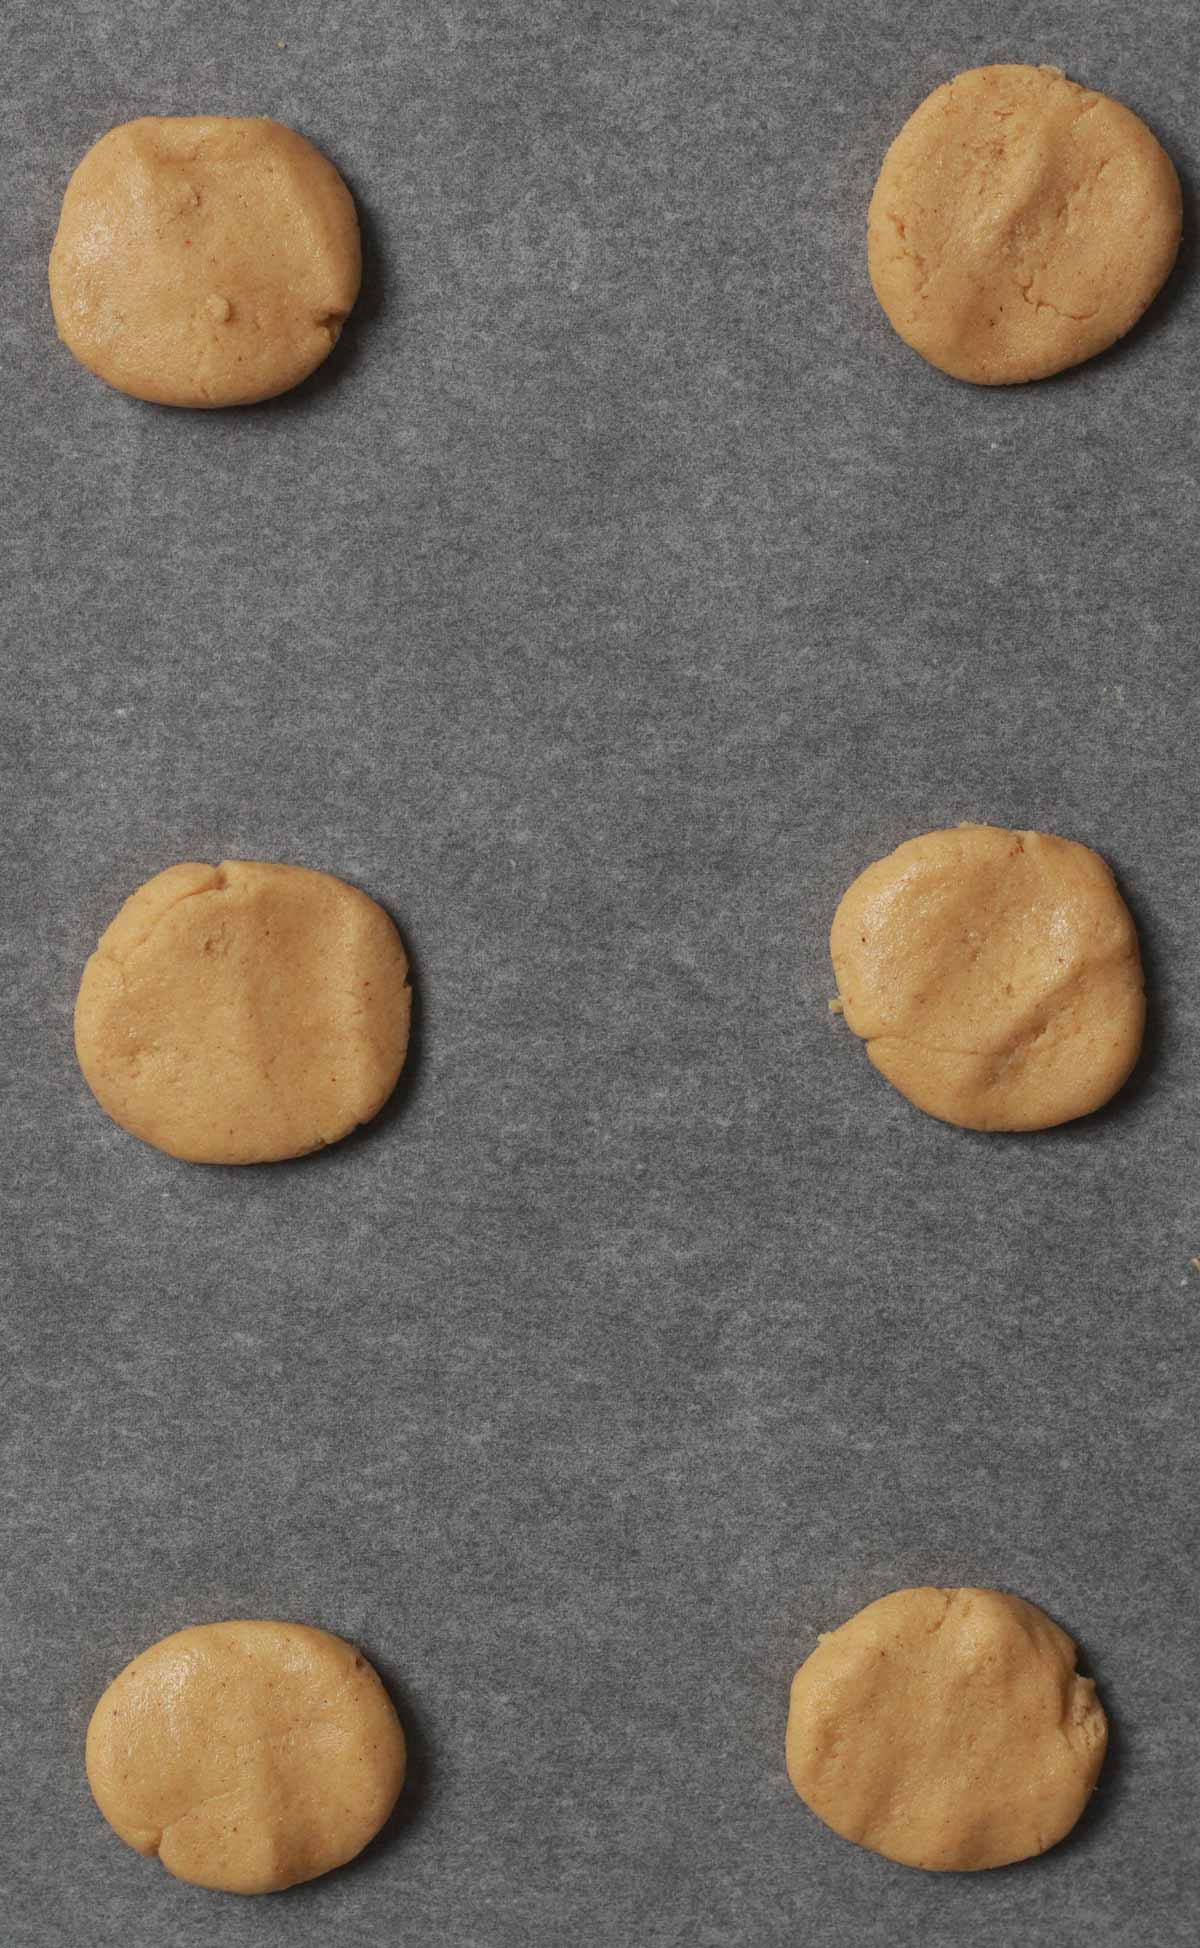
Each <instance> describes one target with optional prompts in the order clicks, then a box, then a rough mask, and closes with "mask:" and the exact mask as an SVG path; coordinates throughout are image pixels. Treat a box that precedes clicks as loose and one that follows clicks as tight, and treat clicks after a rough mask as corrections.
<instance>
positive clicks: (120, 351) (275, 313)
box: [50, 115, 362, 406]
mask: <svg viewBox="0 0 1200 1948" xmlns="http://www.w3.org/2000/svg"><path fill="white" fill-rule="evenodd" d="M361 269H362V260H361V251H360V244H359V231H358V218H357V216H356V215H355V210H354V201H353V198H352V197H351V195H350V192H349V190H348V189H347V188H346V185H345V183H344V182H343V181H342V179H341V177H340V176H339V175H338V172H337V170H336V169H335V168H334V166H333V164H332V163H331V162H329V161H328V160H327V159H326V158H325V157H324V156H323V155H322V154H321V152H320V150H319V149H314V148H313V145H312V143H311V142H306V141H305V139H304V137H303V136H302V135H297V134H296V132H295V130H294V129H289V128H284V127H283V126H282V124H281V123H279V122H271V121H265V120H246V119H242V118H239V117H234V116H225V115H186V116H153V115H151V116H146V117H144V118H143V119H142V120H141V121H137V122H124V123H122V124H121V126H120V127H119V128H115V129H110V130H109V132H108V134H107V135H103V136H101V138H100V140H99V141H98V142H97V143H96V145H95V147H94V148H92V149H89V151H88V153H87V155H86V156H85V157H84V158H83V161H82V162H81V163H80V164H79V167H78V168H77V169H76V171H75V174H74V175H73V176H72V178H71V180H70V182H69V183H68V185H67V191H66V195H65V196H64V198H63V206H62V215H61V217H60V219H59V225H58V235H57V236H56V238H55V240H54V248H53V250H52V251H51V254H50V296H51V301H52V303H53V306H54V317H55V322H56V323H57V325H58V332H59V336H60V338H62V339H63V340H64V342H65V343H66V344H67V345H68V346H69V347H70V349H71V351H72V352H74V354H75V357H76V358H77V359H78V360H79V361H80V363H81V364H83V365H86V366H87V367H88V370H89V371H91V372H95V373H96V374H97V376H98V377H99V378H101V379H104V380H106V381H107V382H108V384H109V385H110V386H115V387H116V388H117V390H118V391H120V392H128V393H132V394H133V396H134V397H135V398H137V399H150V400H153V401H154V402H155V403H156V404H158V405H161V406H245V405H250V404H252V403H253V401H254V400H256V399H270V398H272V397H273V396H274V395H275V394H276V393H280V392H286V391H287V390H288V389H289V387H291V386H295V385H299V383H300V381H301V380H302V379H306V378H307V377H308V375H309V373H310V372H312V371H314V370H315V369H316V367H317V366H318V365H320V363H321V361H322V359H324V358H326V357H327V356H328V354H329V353H330V351H331V350H332V349H333V347H334V345H335V344H336V343H337V340H338V335H339V333H340V332H341V329H342V324H343V321H344V320H345V317H346V314H347V312H348V311H349V310H350V307H351V305H352V304H353V303H354V300H355V298H356V297H357V295H358V287H359V280H360V277H361Z"/></svg>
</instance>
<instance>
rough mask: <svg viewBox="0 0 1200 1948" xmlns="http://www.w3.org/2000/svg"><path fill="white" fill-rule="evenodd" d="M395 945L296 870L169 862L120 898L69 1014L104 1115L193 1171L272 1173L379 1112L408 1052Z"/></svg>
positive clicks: (352, 906) (361, 896)
mask: <svg viewBox="0 0 1200 1948" xmlns="http://www.w3.org/2000/svg"><path fill="white" fill-rule="evenodd" d="M410 1003H411V995H410V990H409V986H408V961H407V958H406V955H405V952H404V947H403V945H402V943H401V940H400V936H399V934H398V933H397V931H396V929H395V927H394V926H393V924H392V922H391V920H390V919H389V917H388V915H387V914H386V913H385V912H384V911H383V908H382V907H380V906H377V905H376V903H375V901H374V900H372V899H368V897H367V895H366V894H365V893H362V892H360V891H359V890H358V888H357V887H355V886H348V885H346V883H345V882H344V881H343V880H340V879H334V878H333V877H332V876H331V875H330V874H329V873H320V872H311V871H309V870H308V869H307V868H306V867H303V866H278V865H268V864H265V863H262V862H259V861H247V860H236V859H234V860H227V861H226V862H225V864H224V865H221V866H202V865H192V864H188V865H182V866H171V867H168V869H167V870H166V872H161V873H158V874H156V876H155V877H154V878H153V879H151V880H148V881H147V882H146V884H145V885H144V886H142V887H140V888H139V890H138V891H137V892H136V893H134V894H133V895H132V896H131V897H130V898H129V899H128V900H126V902H125V904H124V906H123V907H122V908H121V911H120V912H119V913H118V915H117V917H116V919H115V920H114V921H113V922H112V924H111V926H109V927H108V928H107V930H106V931H105V933H104V934H103V935H102V936H101V940H100V944H99V946H98V947H97V949H96V951H95V953H94V954H93V955H92V957H91V959H90V960H89V961H88V963H87V966H86V967H85V969H84V972H83V979H82V982H81V983H80V988H79V998H78V1000H77V1002H76V1004H75V1047H76V1051H77V1053H78V1056H79V1065H80V1067H81V1068H82V1070H83V1073H84V1075H85V1077H86V1078H87V1082H88V1086H89V1087H90V1089H91V1090H92V1093H93V1095H94V1096H95V1098H96V1100H97V1102H98V1103H99V1104H100V1106H101V1108H102V1109H105V1110H107V1112H108V1114H109V1115H110V1116H111V1117H112V1119H113V1121H114V1122H116V1123H119V1124H120V1125H121V1127H122V1129H126V1130H130V1131H131V1132H132V1133H133V1135H134V1136H140V1137H141V1138H142V1140H143V1141H144V1142H146V1143H152V1144H154V1145H155V1147H156V1148H158V1149H160V1150H166V1151H168V1152H169V1153H170V1154H171V1155H172V1156H176V1157H182V1158H184V1159H185V1160H186V1161H188V1162H192V1163H272V1162H277V1161H279V1160H281V1159H283V1158H285V1157H296V1156H302V1155H304V1154H305V1153H306V1152H307V1151H310V1150H319V1149H320V1148H321V1147H322V1145H323V1144H326V1143H335V1142H336V1141H337V1139H338V1138H339V1137H342V1136H345V1135H346V1134H347V1133H348V1132H349V1131H350V1130H352V1129H353V1128H354V1127H355V1125H356V1124H358V1123H365V1122H367V1121H368V1120H369V1119H370V1118H371V1117H372V1116H374V1115H375V1113H376V1111H377V1110H379V1109H381V1108H382V1106H383V1104H384V1103H385V1102H386V1100H387V1098H388V1097H389V1096H390V1095H391V1092H392V1090H393V1088H394V1087H395V1085H396V1081H397V1078H398V1077H399V1074H400V1071H401V1069H402V1067H403V1065H404V1056H405V1051H406V1049H407V1046H408V1026H409V1011H410Z"/></svg>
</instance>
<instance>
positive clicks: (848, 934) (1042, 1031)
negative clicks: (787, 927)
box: [830, 825, 1146, 1130]
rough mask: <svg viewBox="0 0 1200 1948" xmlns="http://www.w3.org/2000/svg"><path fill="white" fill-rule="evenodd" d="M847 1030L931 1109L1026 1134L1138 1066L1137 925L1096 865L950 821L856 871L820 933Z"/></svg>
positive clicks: (1084, 1109) (1104, 1091) (1059, 1119)
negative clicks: (826, 930)
mask: <svg viewBox="0 0 1200 1948" xmlns="http://www.w3.org/2000/svg"><path fill="white" fill-rule="evenodd" d="M830 949H831V952H832V955H833V970H834V974H835V975H836V977H837V985H838V997H839V999H840V1001H841V1003H842V1011H843V1014H844V1016H845V1019H846V1022H847V1025H848V1026H849V1027H850V1028H852V1029H853V1030H854V1033H855V1034H856V1035H861V1036H863V1038H864V1039H865V1041H866V1044H867V1054H868V1055H869V1056H870V1058H871V1060H872V1062H873V1063H874V1064H875V1067H876V1068H877V1069H878V1070H879V1071H880V1072H881V1074H883V1075H885V1076H886V1077H887V1079H888V1081H889V1082H891V1083H893V1084H894V1085H895V1087H896V1088H897V1089H899V1091H900V1092H901V1094H902V1095H904V1096H907V1097H908V1100H909V1101H910V1102H912V1103H915V1104H916V1106H917V1108H918V1109H923V1110H925V1111H926V1112H927V1113H928V1114H929V1115H930V1116H939V1117H941V1118H942V1120H943V1121H944V1122H947V1123H957V1124H959V1125H960V1126H961V1127H962V1128H964V1129H972V1130H1036V1129H1048V1128H1050V1127H1051V1126H1052V1125H1053V1124H1056V1123H1065V1122H1069V1121H1070V1120H1071V1119H1072V1118H1073V1117H1076V1116H1086V1115H1087V1114H1088V1112H1089V1111H1090V1110H1093V1109H1098V1108H1099V1107H1100V1105H1101V1104H1102V1103H1105V1102H1107V1101H1108V1099H1109V1097H1110V1096H1112V1095H1113V1094H1115V1092H1116V1091H1117V1090H1118V1089H1119V1088H1120V1087H1121V1084H1122V1083H1123V1082H1124V1081H1125V1079H1126V1077H1127V1076H1128V1075H1129V1072H1130V1070H1131V1069H1132V1068H1133V1065H1134V1063H1135V1062H1136V1061H1137V1057H1138V1051H1139V1049H1140V1047H1141V1041H1142V1028H1143V1024H1144V1022H1145V1015H1146V1002H1145V995H1144V992H1143V987H1142V966H1141V958H1140V956H1139V953H1138V941H1137V933H1136V930H1135V928H1134V924H1133V921H1132V919H1131V917H1130V914H1129V909H1128V908H1127V907H1126V905H1125V902H1124V900H1123V899H1122V898H1121V895H1120V893H1119V892H1118V891H1117V886H1116V882H1115V880H1114V879H1113V876H1112V874H1111V872H1110V871H1109V869H1108V867H1107V866H1106V865H1105V863H1104V861H1103V860H1102V859H1101V858H1099V857H1098V856H1097V854H1096V853H1094V852H1092V851H1090V850H1089V849H1088V847H1087V846H1084V845H1077V844H1076V843H1075V842H1074V841H1073V840H1071V839H1056V838H1051V837H1049V836H1047V835H1046V834H1045V833H1042V832H1010V831H1006V830H1004V829H1003V828H1002V827H1000V826H996V825H960V826H955V827H953V828H952V829H951V830H949V831H943V832H926V833H924V834H923V835H922V836H921V837H920V838H917V839H909V840H908V841H907V842H906V843H905V844H904V845H902V846H900V847H898V848H897V850H896V851H895V852H893V853H890V854H889V855H888V857H887V858H886V859H880V860H878V861H877V862H876V863H875V864H874V865H873V866H868V867H867V869H866V871H865V872H862V873H860V874H859V876H858V878H857V879H856V880H855V881H854V884H853V885H852V886H851V887H850V888H849V890H848V892H847V893H846V894H845V896H844V897H843V899H842V902H841V904H840V906H839V907H838V910H837V913H836V915H835V916H834V922H833V929H832V933H831V935H830Z"/></svg>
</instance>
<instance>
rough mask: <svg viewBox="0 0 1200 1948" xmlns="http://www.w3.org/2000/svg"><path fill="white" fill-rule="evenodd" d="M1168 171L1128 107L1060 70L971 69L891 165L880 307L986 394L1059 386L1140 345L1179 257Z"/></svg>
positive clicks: (926, 112) (877, 272) (876, 261)
mask: <svg viewBox="0 0 1200 1948" xmlns="http://www.w3.org/2000/svg"><path fill="white" fill-rule="evenodd" d="M1181 214H1182V199H1181V196H1180V190H1179V179H1178V177H1177V176H1176V174H1175V170H1174V168H1173V166H1172V164H1171V161H1170V159H1169V157H1168V156H1167V155H1166V154H1165V153H1164V152H1163V150H1162V149H1161V148H1160V147H1159V144H1158V143H1157V142H1156V141H1155V139H1154V137H1153V136H1152V135H1151V133H1150V131H1149V129H1148V128H1147V127H1146V125H1145V123H1144V122H1141V121H1139V119H1138V117H1137V116H1136V115H1134V114H1133V113H1132V112H1131V110H1130V109H1128V108H1124V107H1123V106H1122V105H1121V103H1120V102H1117V101H1111V100H1109V98H1108V97H1107V96H1106V95H1098V94H1095V93H1092V92H1090V91H1088V90H1086V89H1083V88H1080V87H1077V86H1076V84H1075V83H1074V82H1073V81H1068V80H1067V79H1066V77H1065V76H1064V75H1063V74H1061V73H1060V72H1059V70H1058V69H1057V68H1032V67H1020V66H1006V67H990V68H972V69H971V70H970V71H969V72H968V73H966V74H960V75H958V76H957V77H956V78H955V79H954V80H953V81H948V82H946V83H944V85H943V86H942V87H940V88H935V89H934V92H933V93H932V94H931V95H929V96H928V97H927V98H926V99H925V101H923V102H922V103H921V106H920V107H919V108H918V109H917V111H916V113H915V114H914V115H913V116H911V117H910V119H909V120H908V121H907V122H906V123H905V125H904V127H903V128H902V129H901V131H900V133H899V135H898V136H897V137H896V140H895V141H894V142H893V143H892V146H891V148H890V149H889V150H888V152H887V155H886V156H885V158H884V162H883V167H882V169H881V170H880V172H879V180H878V182H877V183H876V185H875V193H874V195H873V197H872V198H871V208H870V213H869V216H868V219H867V258H868V264H869V267H870V272H871V281H872V283H873V284H874V286H875V294H876V296H877V297H878V299H879V302H880V304H881V305H882V306H883V308H884V310H885V311H886V313H887V315H888V317H889V318H890V320H891V322H892V324H893V325H894V326H895V328H896V330H897V331H898V332H899V334H900V336H901V338H903V339H904V340H905V341H906V343H907V344H909V345H911V346H912V347H913V348H914V350H916V351H918V352H920V353H921V354H922V356H923V357H924V358H927V359H928V360H929V361H930V363H931V364H932V365H936V366H940V368H941V370H942V371H943V372H949V373H951V374H952V375H953V376H954V377H955V378H956V379H969V380H971V381H972V382H973V383H974V384H976V385H1016V384H1019V383H1020V382H1021V381H1022V380H1026V379H1045V378H1048V377H1049V376H1050V375H1051V374H1052V373H1055V372H1062V371H1064V370H1065V369H1066V368H1067V367H1068V366H1071V365H1078V364H1079V363H1080V362H1081V360H1083V359H1088V358H1092V357H1093V356H1094V355H1095V354H1096V353H1097V352H1102V351H1104V350H1105V348H1106V347H1107V346H1109V345H1111V344H1112V343H1113V342H1114V340H1116V339H1118V338H1120V337H1121V336H1122V334H1123V333H1125V332H1127V331H1128V330H1129V328H1130V326H1131V325H1133V324H1135V323H1136V322H1137V320H1138V319H1139V318H1140V317H1141V315H1142V313H1143V311H1144V310H1145V309H1146V306H1147V305H1148V304H1149V303H1150V301H1151V299H1152V298H1153V297H1154V295H1155V293H1156V292H1157V291H1158V289H1159V287H1160V286H1161V284H1162V283H1163V280H1164V279H1165V278H1166V276H1167V273H1168V272H1169V271H1170V269H1171V266H1172V264H1173V263H1174V262H1175V256H1176V252H1177V251H1178V248H1179V234H1180V223H1181Z"/></svg>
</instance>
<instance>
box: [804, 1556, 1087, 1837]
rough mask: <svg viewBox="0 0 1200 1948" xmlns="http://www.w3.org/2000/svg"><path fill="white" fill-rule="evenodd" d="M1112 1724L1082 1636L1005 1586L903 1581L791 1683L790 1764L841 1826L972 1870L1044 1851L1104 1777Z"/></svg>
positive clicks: (817, 1805) (807, 1792)
mask: <svg viewBox="0 0 1200 1948" xmlns="http://www.w3.org/2000/svg"><path fill="white" fill-rule="evenodd" d="M1107 1741H1108V1726H1107V1723H1106V1720H1105V1716H1104V1712H1103V1709H1102V1707H1101V1705H1100V1701H1099V1699H1098V1698H1097V1697H1096V1690H1095V1686H1094V1685H1093V1684H1092V1682H1091V1680H1090V1678H1084V1677H1079V1676H1077V1675H1076V1671H1075V1646H1074V1644H1073V1643H1072V1642H1071V1639H1070V1638H1069V1637H1068V1636H1067V1635H1066V1633H1065V1632H1064V1631H1062V1630H1060V1629H1059V1628H1058V1625H1057V1624H1055V1623H1051V1621H1050V1619H1049V1617H1047V1616H1045V1615H1043V1613H1042V1611H1041V1610H1037V1609H1035V1608H1034V1606H1033V1605H1032V1604H1031V1603H1024V1602H1022V1600H1021V1598H1020V1597H1019V1596H1001V1595H1000V1594H999V1593H998V1592H997V1591H996V1590H976V1589H955V1590H947V1589H908V1590H897V1591H895V1593H894V1594H893V1595H891V1596H884V1597H881V1598H880V1599H879V1601H878V1602H877V1603H869V1604H868V1605H867V1607H866V1609H865V1610H860V1611H859V1613H858V1615H857V1616H853V1617H851V1619H850V1621H849V1623H844V1624H843V1625H842V1626H841V1629H840V1630H833V1631H831V1632H830V1633H829V1634H828V1635H827V1636H823V1637H822V1638H821V1641H820V1643H819V1644H818V1646H817V1648H816V1650H815V1651H814V1652H813V1653H812V1656H811V1657H810V1658H808V1660H807V1661H806V1662H805V1663H804V1664H802V1665H801V1666H800V1669H799V1670H798V1671H797V1673H796V1676H795V1678H794V1680H793V1683H792V1697H791V1709H790V1711H789V1714H788V1727H787V1769H788V1777H789V1778H790V1779H791V1782H792V1784H793V1786H794V1787H795V1788H796V1791H797V1792H798V1793H799V1795H800V1797H801V1799H803V1800H804V1802H805V1804H806V1805H807V1806H809V1807H810V1808H811V1809H812V1811H813V1812H814V1813H815V1814H816V1815H817V1817H818V1819H822V1820H824V1822H825V1824H826V1826H831V1827H832V1828H833V1830H834V1832H835V1833H840V1834H841V1835H842V1837H843V1839H846V1840H854V1841H856V1842H857V1844H858V1845H859V1846H863V1847H869V1848H870V1849H871V1851H872V1852H873V1853H882V1854H885V1855H886V1856H887V1858H888V1859H889V1860H897V1861H899V1862H900V1864H901V1866H904V1867H927V1868H932V1869H934V1870H935V1871H941V1872H946V1871H957V1872H973V1871H975V1870H976V1869H977V1868H981V1867H1004V1866H1007V1865H1009V1864H1010V1862H1012V1861H1014V1860H1028V1859H1030V1858H1031V1857H1032V1856H1033V1855H1034V1854H1037V1853H1044V1852H1045V1851H1046V1849H1047V1847H1052V1846H1054V1845H1055V1844H1056V1843H1057V1842H1058V1841H1059V1840H1061V1839H1062V1838H1063V1837H1064V1835H1066V1834H1067V1833H1069V1832H1070V1830H1071V1828H1072V1827H1073V1826H1074V1824H1075V1822H1076V1820H1077V1819H1078V1818H1079V1815H1080V1814H1081V1813H1082V1811H1083V1809H1084V1807H1085V1806H1086V1804H1087V1801H1088V1797H1089V1795H1090V1793H1091V1792H1092V1789H1093V1787H1094V1786H1095V1783H1096V1779H1097V1776H1098V1774H1099V1771H1100V1767H1101V1764H1102V1763H1103V1759H1104V1750H1105V1746H1106V1744H1107Z"/></svg>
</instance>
